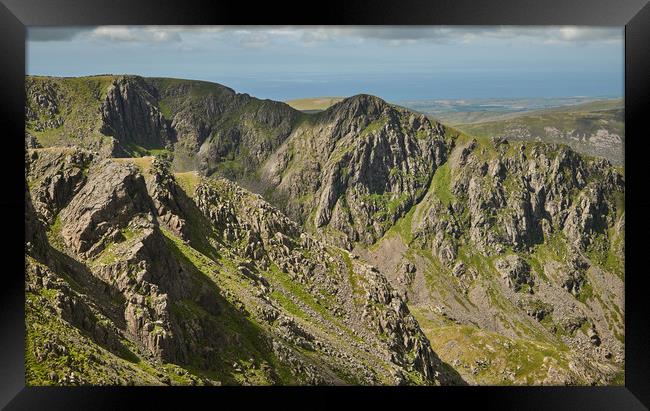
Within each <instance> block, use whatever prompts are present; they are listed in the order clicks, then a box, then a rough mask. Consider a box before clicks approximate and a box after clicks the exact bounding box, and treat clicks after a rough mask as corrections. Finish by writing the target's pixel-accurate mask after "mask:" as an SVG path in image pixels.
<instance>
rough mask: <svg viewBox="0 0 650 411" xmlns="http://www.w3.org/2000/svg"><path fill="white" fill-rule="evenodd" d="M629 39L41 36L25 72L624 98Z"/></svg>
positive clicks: (386, 32)
mask: <svg viewBox="0 0 650 411" xmlns="http://www.w3.org/2000/svg"><path fill="white" fill-rule="evenodd" d="M623 39H624V36H623V28H622V27H620V28H616V27H613V28H612V27H609V28H607V27H568V26H562V27H518V26H487V27H479V26H468V27H463V26H453V27H452V26H427V27H413V26H403V27H394V26H384V27H373V26H365V27H361V26H360V27H355V26H345V27H315V26H311V27H237V26H227V27H224V26H222V27H218V26H200V27H196V26H194V27H179V26H144V27H137V26H100V27H63V28H35V27H32V28H29V29H28V41H27V43H28V44H27V72H28V74H36V75H52V76H81V75H90V74H103V73H113V74H139V75H143V76H160V77H177V78H188V79H200V80H207V81H213V82H217V83H221V84H224V85H227V86H229V87H232V88H233V89H235V90H236V91H238V92H241V93H249V94H251V95H254V96H256V97H260V98H270V99H274V100H287V99H293V98H301V97H315V96H349V95H353V94H358V93H369V94H375V95H378V96H380V97H382V98H384V99H386V100H390V101H400V100H410V99H460V98H465V99H469V98H516V97H566V96H589V97H592V96H612V97H619V96H622V95H623V79H624V40H623Z"/></svg>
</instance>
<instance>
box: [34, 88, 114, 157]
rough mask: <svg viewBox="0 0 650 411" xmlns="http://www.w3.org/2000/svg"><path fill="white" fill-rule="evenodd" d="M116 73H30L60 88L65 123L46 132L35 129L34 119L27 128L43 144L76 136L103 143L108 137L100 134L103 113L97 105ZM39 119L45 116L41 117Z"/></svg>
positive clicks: (60, 113) (65, 142)
mask: <svg viewBox="0 0 650 411" xmlns="http://www.w3.org/2000/svg"><path fill="white" fill-rule="evenodd" d="M113 79H114V77H113V76H89V77H65V78H61V77H41V76H37V77H35V76H30V77H28V79H27V81H32V82H35V83H39V82H49V83H51V84H53V85H54V87H55V88H57V89H58V93H57V94H59V95H61V96H62V98H61V99H59V100H58V106H59V110H58V113H57V114H56V115H57V117H61V118H62V119H63V125H61V126H60V127H58V128H54V129H45V130H43V131H36V130H34V128H33V127H34V122H27V123H26V125H25V126H26V131H28V132H29V133H31V134H33V135H34V136H36V138H37V139H38V142H39V143H40V144H41V145H43V146H44V147H50V146H56V145H70V144H72V143H74V140H75V139H81V140H84V141H87V142H89V141H97V142H102V141H103V140H104V139H106V138H107V137H106V136H104V135H102V134H101V133H99V127H100V126H101V116H99V114H98V107H99V105H100V103H101V101H103V100H104V99H105V98H106V93H107V90H108V87H109V85H110V84H111V82H112V81H113ZM39 119H41V120H43V119H45V118H44V117H43V116H39Z"/></svg>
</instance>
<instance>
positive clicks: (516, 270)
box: [495, 255, 535, 291]
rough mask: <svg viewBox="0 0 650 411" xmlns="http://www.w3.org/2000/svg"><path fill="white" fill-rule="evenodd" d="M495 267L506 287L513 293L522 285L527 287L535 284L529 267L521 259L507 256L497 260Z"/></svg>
mask: <svg viewBox="0 0 650 411" xmlns="http://www.w3.org/2000/svg"><path fill="white" fill-rule="evenodd" d="M495 267H496V269H497V270H498V271H499V273H500V274H501V278H502V279H503V280H504V281H505V282H506V284H507V285H508V287H510V288H512V289H513V290H514V291H519V290H520V289H521V287H522V286H523V285H524V284H526V285H528V286H529V287H532V286H533V285H534V284H535V282H534V280H533V278H532V276H531V273H530V266H529V265H528V263H527V262H526V261H525V260H524V259H522V258H521V257H518V256H514V255H509V256H507V257H504V258H502V259H499V260H497V261H496V263H495Z"/></svg>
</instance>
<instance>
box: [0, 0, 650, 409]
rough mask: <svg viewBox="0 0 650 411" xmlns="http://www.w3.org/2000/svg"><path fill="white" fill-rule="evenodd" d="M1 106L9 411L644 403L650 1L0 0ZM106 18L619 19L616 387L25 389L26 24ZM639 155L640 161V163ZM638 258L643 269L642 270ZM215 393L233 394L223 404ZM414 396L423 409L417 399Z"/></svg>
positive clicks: (1, 309) (1, 387)
mask: <svg viewBox="0 0 650 411" xmlns="http://www.w3.org/2000/svg"><path fill="white" fill-rule="evenodd" d="M0 3H3V4H0V57H1V58H0V61H1V63H0V90H1V92H0V101H1V104H0V111H1V113H2V119H3V122H2V123H0V124H2V128H0V130H2V147H3V148H4V151H5V156H3V157H2V158H3V161H0V167H1V168H2V174H0V175H1V176H3V179H2V191H0V216H2V217H3V218H2V220H0V221H3V224H2V225H3V228H4V230H3V231H4V239H5V241H4V242H3V243H4V246H3V247H0V249H1V250H2V253H3V259H2V262H3V264H2V266H1V267H2V268H0V273H1V274H0V278H1V281H2V282H1V283H0V284H1V286H0V293H1V296H0V406H5V405H6V408H7V409H12V410H13V409H26V410H34V409H77V408H78V409H93V410H95V409H130V408H139V409H154V408H159V407H161V406H168V405H169V404H170V403H171V401H177V404H182V405H181V406H182V407H184V408H186V407H191V406H193V405H196V406H205V405H200V404H201V403H204V404H208V405H207V406H210V407H216V406H224V407H225V406H234V404H238V405H252V401H253V400H257V401H261V402H263V403H264V406H266V407H272V406H283V407H285V406H287V405H300V406H301V407H303V408H305V407H308V408H311V407H313V406H314V405H318V406H336V405H338V404H341V403H345V404H348V403H351V402H355V403H358V404H356V405H355V406H364V407H372V406H375V405H377V404H382V405H386V404H389V405H397V406H400V407H405V406H422V407H428V406H431V407H437V408H438V407H440V408H442V407H452V406H453V407H454V408H455V409H456V408H457V407H461V408H462V407H464V406H470V407H471V406H476V407H480V409H556V410H561V409H571V410H573V409H616V410H623V409H647V407H649V406H650V355H649V353H648V345H649V342H650V333H649V331H648V330H649V324H650V321H649V320H648V319H649V318H650V309H649V307H650V304H649V303H648V301H649V299H648V298H647V297H646V294H647V291H646V289H645V287H644V286H643V280H644V279H645V277H647V275H648V269H647V268H646V267H647V266H648V264H645V260H646V258H645V257H646V256H645V255H644V254H645V252H646V251H645V249H646V245H645V244H646V243H647V241H646V239H645V238H644V237H646V233H648V232H650V230H648V229H649V228H650V224H649V222H648V221H650V220H649V219H648V218H647V216H648V215H650V195H649V194H648V191H649V190H648V189H647V188H646V181H645V180H646V178H644V177H645V176H647V175H648V171H647V157H648V154H647V153H649V152H648V151H647V146H648V143H647V140H648V138H650V132H649V130H648V128H649V127H648V123H649V122H650V113H649V110H648V107H650V105H649V104H647V101H648V100H649V97H650V76H649V75H648V74H649V73H650V4H647V0H546V1H540V0H501V1H499V0H492V1H490V0H481V1H477V0H474V1H472V0H456V1H450V0H440V1H429V2H423V1H405V0H400V1H393V2H388V1H381V2H379V1H374V2H362V1H354V2H350V1H346V2H342V1H328V2H326V3H312V4H308V3H307V2H303V3H295V4H292V3H284V4H277V3H274V2H268V3H259V4H255V3H253V2H243V1H240V2H229V3H226V2H209V1H189V0H185V1H177V2H162V1H153V0H144V1H142V0H140V1H136V0H129V1H124V0H116V1H105V0H104V1H99V0H85V1H83V0H80V1H66V0H49V1H48V0H43V1H36V0H0ZM106 24H138V25H145V24H174V25H177V24H178V25H193V24H268V25H275V24H297V25H298V24H299V25H311V24H318V25H321V24H322V25H327V24H332V25H357V24H361V25H384V24H391V25H401V24H418V25H429V24H446V25H598V26H620V27H623V26H625V131H626V140H627V144H626V148H625V167H626V172H625V173H626V194H625V196H626V204H627V212H626V224H627V223H628V222H631V224H628V225H627V229H626V239H625V243H626V283H625V301H626V318H625V327H626V344H625V356H626V369H625V381H626V382H625V386H624V387H431V388H426V387H333V388H327V387H313V388H308V387H254V388H240V387H213V388H198V387H197V388H191V387H173V388H171V387H170V388H165V389H161V388H153V387H152V388H148V387H147V388H145V387H80V388H57V387H42V388H37V387H26V386H25V375H24V345H25V324H24V263H23V262H22V261H23V257H22V256H23V255H24V250H22V247H23V244H24V241H22V242H21V241H20V239H21V238H22V237H23V236H24V224H23V219H22V216H23V215H24V190H25V185H24V184H25V183H24V178H25V177H24V172H23V170H24V167H23V168H21V164H20V163H21V162H23V161H24V156H23V155H22V154H21V153H23V152H24V142H23V136H24V129H25V125H24V106H25V104H24V102H25V96H24V92H25V91H24V75H25V55H26V53H25V47H26V43H25V35H26V26H79V25H106ZM644 160H645V161H644ZM644 265H645V266H644ZM224 400H231V401H237V403H232V404H233V405H229V404H228V403H226V402H224ZM415 401H418V402H420V403H421V404H416V403H415Z"/></svg>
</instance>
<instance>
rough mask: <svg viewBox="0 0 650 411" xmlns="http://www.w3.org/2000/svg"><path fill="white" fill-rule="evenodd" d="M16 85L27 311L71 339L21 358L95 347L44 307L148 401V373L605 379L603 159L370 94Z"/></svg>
mask: <svg viewBox="0 0 650 411" xmlns="http://www.w3.org/2000/svg"><path fill="white" fill-rule="evenodd" d="M78 83H81V84H86V86H84V87H85V88H83V90H87V89H93V90H96V92H95V94H92V93H91V94H88V93H81V92H79V93H76V94H75V93H73V91H71V90H76V89H74V87H76V85H77V84H78ZM88 84H94V85H95V86H93V87H95V88H92V87H90V86H88ZM79 87H81V86H79ZM103 87H106V89H105V90H104V88H103ZM27 88H28V93H27V94H28V96H29V99H28V100H29V103H28V110H27V111H28V123H27V130H26V133H27V135H26V144H27V145H28V147H37V146H47V147H49V148H36V149H34V148H30V149H29V151H28V154H27V155H28V163H29V164H28V165H29V172H28V179H27V180H28V181H27V183H28V187H29V198H31V201H30V202H29V203H30V204H33V207H34V209H35V211H34V213H35V214H34V215H36V216H37V218H32V219H31V220H38V221H41V224H42V227H41V228H40V229H36V228H34V229H33V230H31V231H30V232H34V233H41V234H43V235H45V234H47V235H45V237H43V235H41V234H34V236H35V237H34V240H33V241H30V247H31V248H30V249H32V248H33V247H35V244H41V245H42V244H43V243H45V244H46V245H45V246H38V247H37V248H36V251H34V250H32V251H30V252H29V255H30V256H31V257H30V258H28V267H27V268H28V272H31V271H38V270H36V269H35V268H34V267H38V266H39V265H38V264H40V265H42V266H43V269H42V270H41V273H40V274H37V275H35V276H34V275H32V276H30V277H28V278H30V280H29V282H28V289H30V287H32V288H31V291H29V292H28V296H29V298H28V312H33V313H34V316H35V317H34V318H39V320H38V321H34V322H33V325H34V327H37V325H38V324H41V323H42V322H43V321H45V320H44V319H43V318H45V317H43V316H46V317H47V315H46V314H44V313H43V310H44V309H45V308H46V307H53V308H52V310H53V311H51V313H54V314H52V315H50V316H49V317H47V318H51V319H56V320H57V321H58V323H57V324H59V323H60V324H62V327H75V329H77V330H78V331H75V332H70V333H68V332H65V330H68V328H57V327H58V326H56V325H54V324H52V325H51V326H45V327H41V328H38V329H37V330H36V331H35V333H34V334H33V335H34V336H35V340H33V341H32V342H31V343H30V342H28V344H36V346H35V347H36V348H38V349H37V350H32V352H36V351H38V352H40V353H41V354H42V353H43V350H44V349H43V348H42V347H40V346H38V344H39V343H38V341H39V338H40V341H44V340H43V339H42V338H41V337H39V333H40V332H45V331H46V330H44V329H43V328H45V329H52V330H57V329H59V330H62V331H61V332H60V333H59V334H57V335H60V336H61V337H60V338H61V339H62V341H68V340H66V338H68V337H70V338H72V337H74V338H76V339H77V340H79V339H82V338H86V340H84V341H90V340H88V338H91V339H92V338H94V334H93V335H89V334H88V333H89V329H87V328H85V327H86V326H84V324H83V322H84V321H83V320H84V319H83V318H81V319H80V320H79V319H78V320H74V321H77V322H76V323H75V322H74V321H73V320H71V318H74V316H70V315H68V316H67V317H66V315H67V314H64V311H62V310H63V308H61V304H63V303H57V302H56V301H59V299H61V298H63V299H65V298H64V297H56V298H55V299H52V300H48V298H49V297H48V296H50V297H51V296H52V295H53V294H56V295H63V296H66V295H67V296H68V297H70V296H76V298H77V300H79V301H81V300H82V299H84V298H85V301H86V302H87V303H88V305H89V306H90V307H91V308H90V309H91V311H92V309H96V311H97V312H96V313H95V314H93V316H94V317H91V316H90V315H89V316H88V318H90V319H91V320H92V319H93V318H99V319H102V318H103V317H102V316H104V317H106V321H105V322H106V323H107V324H112V327H113V328H112V329H114V330H115V335H116V337H115V338H114V339H115V340H116V341H118V342H120V341H121V344H122V346H123V347H126V348H128V349H129V350H130V352H131V353H133V354H134V356H135V357H137V358H138V359H139V360H134V361H135V362H130V363H129V362H128V360H124V358H127V357H128V358H131V359H134V358H135V357H129V356H128V355H127V356H126V357H124V356H122V357H120V354H119V353H121V352H122V351H120V350H122V348H119V346H115V347H118V348H115V347H113V346H111V345H106V344H107V343H103V344H104V346H102V345H101V344H102V343H101V342H97V341H100V340H97V341H95V340H92V341H95V343H97V344H99V348H97V350H98V352H101V353H104V351H101V349H104V350H108V349H107V348H106V347H109V348H110V347H113V348H112V349H113V351H110V350H108V352H109V354H107V355H108V356H109V357H110V355H113V356H116V357H115V358H113V357H110V361H109V362H108V363H109V364H113V365H115V367H117V368H120V367H126V368H120V369H123V370H125V371H124V373H126V374H128V375H132V374H133V373H135V374H133V375H134V377H133V378H136V377H137V378H136V380H137V381H139V382H142V383H149V382H151V381H154V380H155V381H158V382H161V381H162V380H161V378H163V379H164V378H165V377H164V376H163V377H161V376H158V377H156V376H155V373H154V379H153V380H151V379H150V377H151V375H150V374H151V373H150V372H149V373H148V374H147V375H148V376H147V375H144V374H141V373H140V371H141V369H142V368H143V367H144V368H146V369H147V370H149V371H151V369H160V367H163V368H164V369H167V368H165V367H168V366H167V365H162V364H163V363H164V364H173V366H170V367H172V368H173V367H181V368H182V369H183V370H185V371H179V372H187V373H189V374H188V377H187V378H188V379H186V380H184V381H185V383H189V379H192V378H194V379H196V381H197V383H200V381H204V380H202V379H205V378H207V379H210V380H212V381H214V382H215V383H216V382H217V381H220V382H222V383H232V384H236V383H261V384H266V383H299V384H302V383H334V384H338V383H361V384H394V383H416V384H417V383H442V384H446V383H457V382H459V381H460V379H459V374H460V375H461V376H462V379H464V380H465V381H467V382H469V383H473V384H609V383H612V382H616V383H619V382H620V381H621V376H622V372H623V369H624V360H625V359H624V351H623V348H624V335H625V333H624V314H625V312H624V301H623V288H624V246H625V244H624V230H625V223H624V221H625V204H624V185H625V184H624V177H623V175H622V174H621V172H620V171H619V169H618V168H617V167H614V166H612V165H611V164H610V163H609V162H608V161H607V160H604V159H602V158H597V157H589V156H585V155H581V154H578V153H577V152H575V151H573V150H572V149H571V148H569V147H567V146H565V145H561V144H547V143H542V142H521V141H510V140H507V139H503V138H492V137H489V138H488V137H477V138H473V137H471V136H468V135H466V134H464V133H461V132H459V131H456V130H454V129H453V128H450V127H445V126H443V125H441V124H440V123H438V122H436V121H433V120H431V119H429V118H427V117H426V116H424V115H421V114H418V113H415V112H412V111H409V110H406V109H403V108H401V107H396V106H394V105H391V104H388V103H386V102H385V101H383V100H381V99H380V98H378V97H374V96H370V95H358V96H353V97H350V98H347V99H344V100H342V101H340V102H338V103H336V104H334V105H332V106H331V107H329V108H327V109H326V110H324V111H321V112H319V113H315V114H306V113H301V112H298V111H296V110H294V109H292V108H291V107H289V106H288V105H286V104H284V103H279V102H272V101H268V100H258V99H255V98H253V97H250V96H248V95H245V94H237V93H236V92H235V91H233V90H231V89H229V88H227V87H224V86H221V85H218V84H212V83H206V82H197V81H190V80H176V79H155V78H154V79H152V78H141V77H136V76H119V77H106V78H105V77H97V78H95V77H88V78H81V79H51V78H31V77H30V78H28V82H27ZM48 90H54V91H48ZM97 90H98V91H97ZM102 90H104V91H102ZM48 93H49V94H48ZM50 94H52V96H54V97H51V96H50ZM80 95H83V96H85V97H83V98H81V97H80ZM48 96H49V97H48ZM89 96H90V97H89ZM50 97H51V98H50ZM53 102H54V103H53ZM83 104H85V105H84V106H83V107H84V108H83V110H82V109H81V108H79V107H81V106H82V105H83ZM93 107H94V108H93ZM82 111H83V113H82ZM30 113H31V114H30ZM34 113H37V114H34ZM93 113H94V115H95V117H93ZM81 114H83V116H82V115H81ZM30 116H31V117H30ZM30 118H31V120H30ZM57 118H61V119H62V120H57ZM93 118H94V120H93ZM91 120H92V121H91ZM78 130H81V131H83V130H89V131H88V133H87V135H86V134H83V133H81V131H78ZM79 136H81V137H79ZM62 146H66V147H67V148H66V147H62ZM75 147H77V148H75ZM82 148H86V149H88V150H89V151H88V150H85V149H82ZM131 156H134V157H136V158H133V157H131ZM152 156H155V157H158V158H157V159H156V160H155V161H154V157H152ZM114 157H119V158H114ZM162 159H167V160H169V161H170V163H171V165H170V166H169V168H168V167H167V166H164V167H163V166H162V165H163V164H167V162H166V161H161V160H162ZM206 176H210V177H206ZM223 177H225V178H226V179H223ZM254 193H257V194H254ZM88 205H91V207H88ZM113 210H119V211H120V212H119V215H116V214H114V211H113ZM31 220H30V221H31ZM36 226H38V224H37V225H36ZM36 226H35V227H36ZM28 237H29V236H28ZM29 238H31V237H29ZM39 247H40V248H39ZM39 249H42V250H45V251H38V250H39ZM39 253H40V254H39ZM32 260H33V261H32ZM30 261H31V262H30ZM32 278H36V280H32ZM42 278H52V279H53V280H45V281H44V280H42ZM98 281H99V282H98ZM45 283H47V284H58V283H61V284H64V285H62V286H61V287H62V288H61V289H65V284H67V285H68V286H69V288H70V290H71V291H60V289H59V288H57V290H59V291H56V293H55V292H52V291H48V290H50V288H52V287H49V286H48V285H45ZM113 283H115V284H113ZM54 288H56V287H54ZM41 290H45V291H44V294H43V293H42V292H41ZM98 290H101V291H98ZM29 293H31V294H29ZM57 293H58V294H57ZM66 293H67V294H66ZM70 293H78V294H70ZM106 295H108V296H110V298H106ZM84 296H85V297H84ZM70 298H72V297H70ZM30 301H31V302H32V303H33V305H32V306H30V305H29V304H31V303H30ZM48 301H49V302H48ZM404 302H406V304H404ZM57 304H58V305H57ZM93 304H94V305H93ZM29 307H32V308H29ZM56 307H59V308H58V309H57V308H56ZM93 307H94V308H93ZM30 310H32V311H30ZM57 310H58V311H57ZM411 312H412V313H413V315H411V314H410V313H411ZM109 314H110V315H109ZM75 315H79V314H75ZM111 315H112V317H111ZM416 319H417V321H416ZM48 321H49V320H48ZM79 321H81V322H79ZM102 321H103V320H102ZM231 321H233V322H234V323H231ZM86 323H87V324H86V325H87V326H88V327H91V326H90V325H88V324H95V323H96V322H95V321H90V322H88V321H86ZM48 324H50V323H48ZM92 327H94V326H92ZM109 328H110V327H109ZM70 330H72V329H70ZM53 332H54V331H53ZM77 332H79V333H80V334H79V336H77V337H76V335H77V334H76V333H77ZM93 332H94V331H93ZM98 332H99V333H100V334H101V333H102V331H98ZM274 342H275V343H274ZM60 345H64V344H63V343H61V344H60ZM91 345H92V344H91ZM431 347H433V348H431ZM285 348H286V349H285ZM48 350H49V351H47V352H49V353H50V354H48V355H49V356H50V357H46V358H51V360H52V361H61V359H62V358H63V357H66V355H67V354H64V353H63V354H62V353H61V352H59V351H56V350H55V351H52V350H53V348H52V347H50V348H48ZM238 353H245V355H243V356H240V354H238ZM434 353H435V354H434ZM84 355H85V354H84ZM94 355H98V354H97V353H96V354H94ZM438 356H439V357H438ZM109 357H106V358H109ZM245 357H248V358H245ZM82 358H83V356H82ZM290 358H294V359H295V361H294V360H291V359H290ZM250 359H253V361H249V360H250ZM70 361H72V360H70ZM124 361H126V362H124ZM161 361H162V362H161ZM443 361H444V363H447V364H444V363H443ZM34 363H36V362H34ZM78 363H79V361H77V362H76V364H78ZM137 364H140V365H141V367H139V368H138V367H137ZM235 364H238V365H236V366H235ZM263 364H264V365H263ZM286 364H290V365H291V367H290V368H289V369H285V366H286ZM134 367H135V368H134ZM147 367H152V368H151V369H150V368H147ZM251 367H252V368H251ZM450 367H451V368H450ZM172 368H170V369H172ZM452 368H453V370H452ZM97 369H99V368H97ZM261 369H264V370H268V369H271V370H275V371H274V372H275V374H273V373H271V372H270V371H269V373H261V371H259V370H261ZM364 369H367V370H368V372H366V371H363V370H364ZM70 370H72V368H70ZM134 370H135V371H134ZM138 370H140V371H138ZM173 370H176V368H173ZM83 372H84V373H86V372H91V371H89V370H86V371H83ZM165 372H166V371H165ZM170 372H171V371H170ZM174 372H175V371H174ZM114 374H115V376H116V377H115V379H113V380H111V382H119V383H126V380H124V379H119V378H118V376H119V375H122V374H123V373H122V371H119V372H116V373H114ZM126 374H125V375H126ZM145 374H146V370H145ZM39 375H41V377H43V375H44V374H43V373H41V374H39ZM75 375H77V372H75ZM165 375H167V374H165ZM39 378H40V377H39ZM57 378H59V377H57ZM148 378H149V379H148ZM169 378H171V379H172V380H174V377H173V376H171V375H170V376H169ZM33 381H41V380H38V379H34V380H33ZM57 381H59V380H57ZM93 381H94V380H93ZM174 381H175V380H174ZM205 381H207V380H205ZM176 382H180V381H176Z"/></svg>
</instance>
